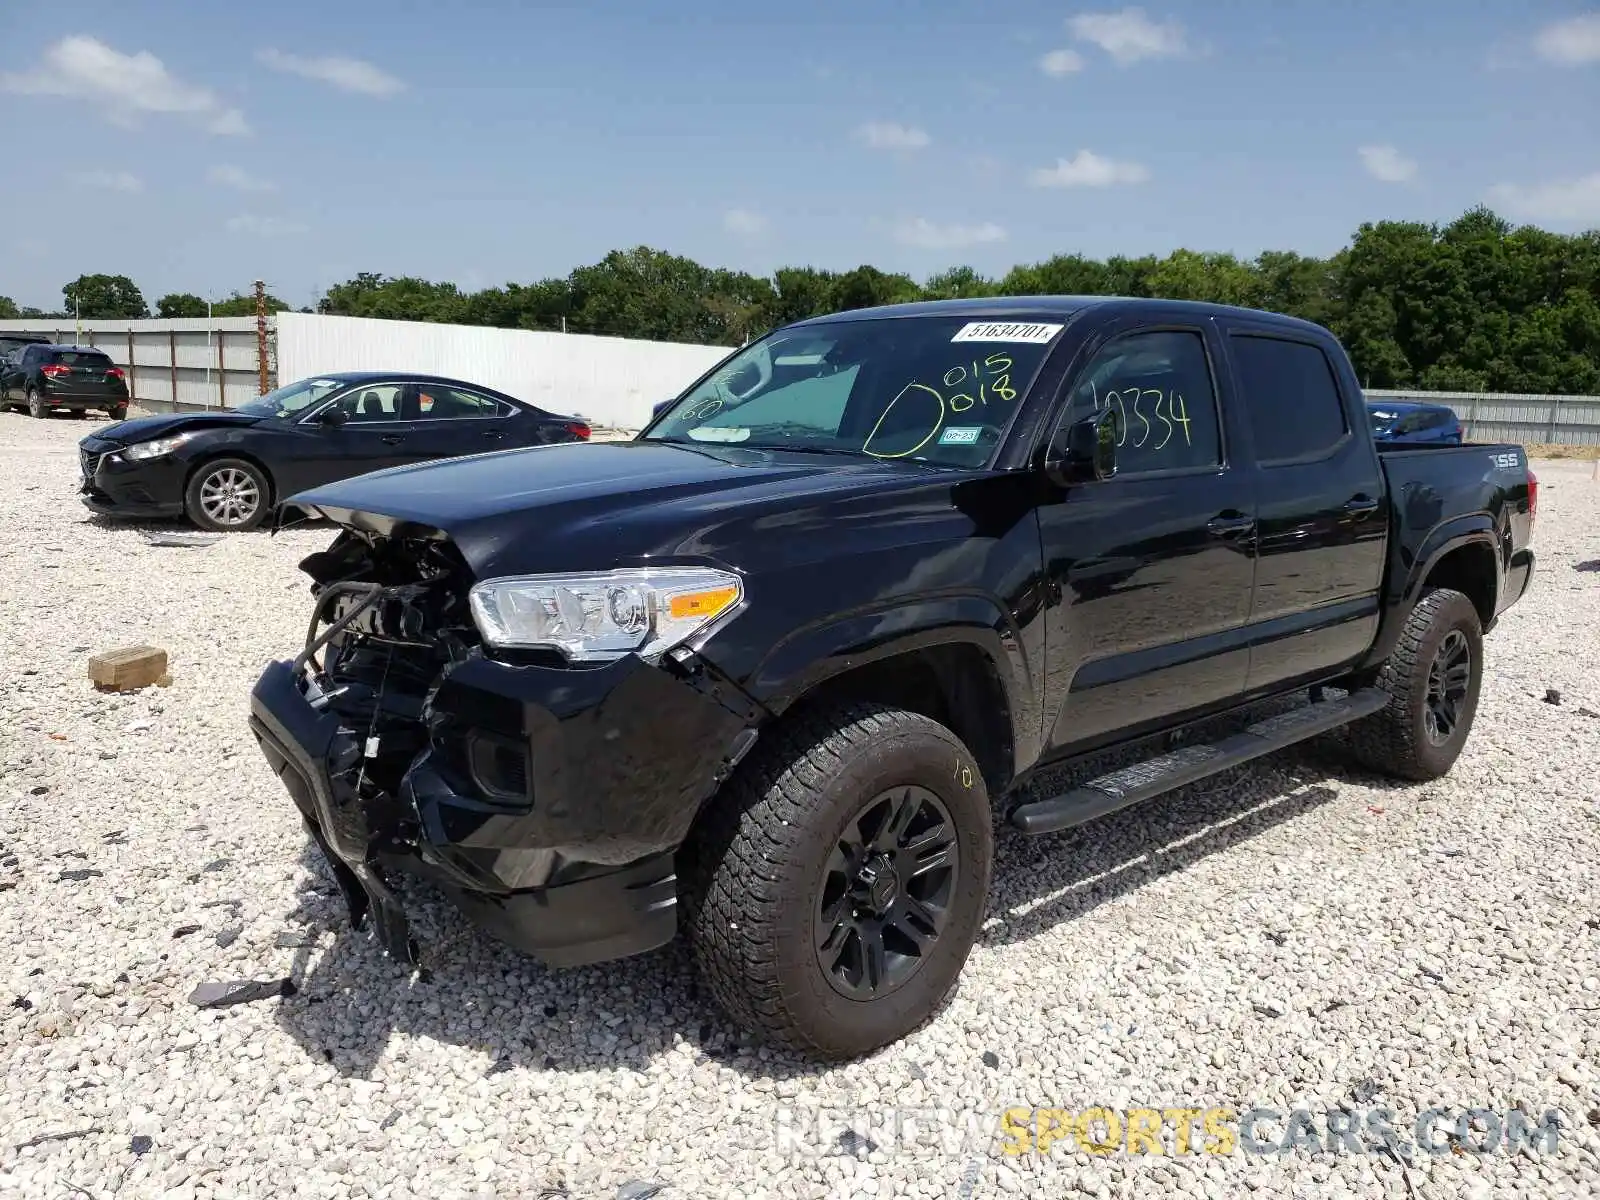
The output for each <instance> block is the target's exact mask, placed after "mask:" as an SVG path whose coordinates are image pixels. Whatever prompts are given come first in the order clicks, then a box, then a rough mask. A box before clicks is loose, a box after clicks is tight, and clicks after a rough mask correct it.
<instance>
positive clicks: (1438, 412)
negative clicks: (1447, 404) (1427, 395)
mask: <svg viewBox="0 0 1600 1200" xmlns="http://www.w3.org/2000/svg"><path fill="white" fill-rule="evenodd" d="M1455 421H1456V415H1455V413H1453V412H1451V411H1450V410H1449V409H1447V408H1436V409H1434V410H1433V412H1432V413H1431V414H1430V416H1429V418H1428V428H1429V429H1443V428H1444V427H1445V426H1446V425H1454V424H1455Z"/></svg>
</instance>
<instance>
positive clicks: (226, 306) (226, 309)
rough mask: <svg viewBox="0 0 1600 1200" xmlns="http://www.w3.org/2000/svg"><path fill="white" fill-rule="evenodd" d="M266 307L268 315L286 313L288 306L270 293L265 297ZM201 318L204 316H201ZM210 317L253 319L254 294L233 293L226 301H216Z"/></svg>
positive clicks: (254, 313) (254, 308)
mask: <svg viewBox="0 0 1600 1200" xmlns="http://www.w3.org/2000/svg"><path fill="white" fill-rule="evenodd" d="M266 307H267V311H268V312H269V313H281V312H288V311H289V310H290V306H289V305H287V304H285V303H284V302H283V301H282V300H279V299H278V298H277V297H276V296H274V295H273V294H272V293H271V292H268V293H267V295H266ZM201 315H202V316H203V315H204V314H201ZM211 315H212V316H214V317H253V316H255V315H256V298H255V293H253V292H252V293H251V294H249V295H245V294H244V293H243V292H235V293H233V295H231V296H229V297H228V298H227V299H226V300H218V301H217V302H216V303H214V304H213V305H212V306H211Z"/></svg>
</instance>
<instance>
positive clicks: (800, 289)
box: [768, 267, 838, 326]
mask: <svg viewBox="0 0 1600 1200" xmlns="http://www.w3.org/2000/svg"><path fill="white" fill-rule="evenodd" d="M837 278H838V276H837V275H835V274H834V273H833V272H832V271H819V270H817V269H816V268H815V267H779V268H778V269H777V270H776V271H775V272H773V276H772V282H773V289H774V295H773V300H772V311H771V313H770V314H768V324H769V325H772V326H778V325H787V324H789V323H790V322H791V321H803V320H805V319H806V318H807V317H818V316H821V315H822V314H823V313H825V312H827V311H828V307H829V298H830V297H831V296H832V295H833V285H834V281H835V280H836V279H837Z"/></svg>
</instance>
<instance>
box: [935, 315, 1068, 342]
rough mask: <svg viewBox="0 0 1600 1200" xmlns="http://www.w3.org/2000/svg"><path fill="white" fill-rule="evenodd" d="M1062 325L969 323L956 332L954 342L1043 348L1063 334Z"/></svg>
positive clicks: (1025, 322)
mask: <svg viewBox="0 0 1600 1200" xmlns="http://www.w3.org/2000/svg"><path fill="white" fill-rule="evenodd" d="M1061 328H1062V327H1061V326H1060V325H1036V324H1033V323H1031V322H1028V321H969V322H968V323H967V324H965V325H963V326H962V327H961V328H960V329H959V330H957V331H956V335H955V337H953V338H951V339H950V340H951V341H952V342H1027V343H1028V344H1030V345H1034V346H1042V345H1044V344H1045V343H1046V342H1048V341H1049V340H1050V339H1051V338H1053V337H1055V335H1056V334H1058V333H1060V332H1061Z"/></svg>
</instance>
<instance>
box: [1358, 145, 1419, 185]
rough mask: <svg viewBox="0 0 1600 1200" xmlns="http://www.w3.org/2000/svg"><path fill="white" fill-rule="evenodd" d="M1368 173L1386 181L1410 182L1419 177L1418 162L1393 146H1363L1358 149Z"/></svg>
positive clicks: (1362, 163)
mask: <svg viewBox="0 0 1600 1200" xmlns="http://www.w3.org/2000/svg"><path fill="white" fill-rule="evenodd" d="M1357 153H1358V154H1360V155H1361V165H1362V166H1364V167H1366V169H1367V174H1368V175H1371V176H1372V177H1373V178H1374V179H1381V180H1382V181H1383V182H1384V183H1410V182H1411V181H1412V180H1413V179H1415V178H1416V177H1417V164H1416V161H1415V160H1414V159H1410V158H1407V157H1406V156H1405V155H1404V154H1401V153H1400V151H1398V150H1396V149H1395V148H1394V147H1393V146H1362V147H1361V149H1360V150H1358V151H1357Z"/></svg>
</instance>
